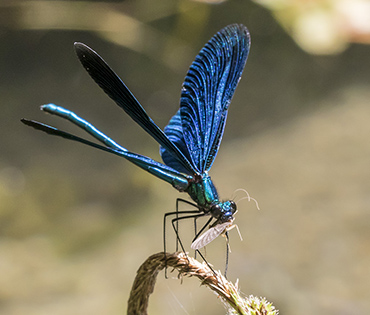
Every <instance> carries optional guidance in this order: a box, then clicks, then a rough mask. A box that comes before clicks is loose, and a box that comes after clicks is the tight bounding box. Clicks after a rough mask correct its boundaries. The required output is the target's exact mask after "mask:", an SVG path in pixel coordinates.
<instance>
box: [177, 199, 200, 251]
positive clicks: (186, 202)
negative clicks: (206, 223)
mask: <svg viewBox="0 0 370 315" xmlns="http://www.w3.org/2000/svg"><path fill="white" fill-rule="evenodd" d="M180 201H181V202H183V203H185V204H188V205H190V206H193V207H194V208H197V209H198V211H197V212H199V211H200V209H199V207H198V205H197V204H195V203H193V202H191V201H188V200H185V199H182V198H177V199H176V219H177V218H178V217H179V203H180ZM180 212H181V211H180ZM194 220H195V219H194ZM176 230H177V231H178V230H179V222H178V220H177V221H176ZM178 250H179V242H178V239H177V238H176V251H178Z"/></svg>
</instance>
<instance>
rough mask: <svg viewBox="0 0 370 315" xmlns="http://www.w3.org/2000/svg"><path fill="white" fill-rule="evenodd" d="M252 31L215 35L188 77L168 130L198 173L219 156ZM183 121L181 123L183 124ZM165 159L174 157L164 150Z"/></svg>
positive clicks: (238, 28)
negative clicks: (227, 118)
mask: <svg viewBox="0 0 370 315" xmlns="http://www.w3.org/2000/svg"><path fill="white" fill-rule="evenodd" d="M249 48H250V36H249V32H248V29H247V28H246V27H245V26H243V25H237V24H233V25H229V26H227V27H225V28H224V29H222V30H221V31H220V32H218V33H217V34H216V35H214V36H213V37H212V38H211V40H210V41H209V42H208V43H207V44H206V45H205V46H204V48H203V49H202V50H201V51H200V53H199V55H198V56H197V57H196V58H195V61H194V62H193V64H192V65H191V66H190V69H189V71H188V73H187V75H186V77H185V81H184V84H183V88H182V93H181V104H180V110H179V112H177V114H176V115H175V116H174V117H173V118H172V119H171V121H170V123H169V125H168V126H167V127H166V128H165V133H166V134H167V136H168V137H169V138H170V139H171V141H172V142H175V143H179V144H180V143H181V146H178V147H179V148H180V147H181V149H180V150H181V151H182V153H183V154H184V155H185V156H187V157H188V156H190V158H191V163H192V164H193V166H194V167H195V168H196V170H197V172H199V173H203V172H205V171H208V170H209V169H210V168H211V166H212V163H213V161H214V159H215V157H216V155H217V151H218V148H219V145H220V142H221V138H222V135H223V132H224V128H225V122H226V117H227V110H228V107H229V104H230V101H231V99H232V97H233V94H234V91H235V89H236V86H237V85H238V82H239V80H240V77H241V75H242V72H243V69H244V65H245V63H246V61H247V57H248V53H249ZM180 121H181V124H180ZM161 153H162V159H163V161H164V162H165V163H166V164H167V165H171V162H173V161H174V158H173V157H172V159H171V154H170V153H169V152H168V150H166V149H162V152H161Z"/></svg>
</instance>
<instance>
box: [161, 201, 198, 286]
mask: <svg viewBox="0 0 370 315" xmlns="http://www.w3.org/2000/svg"><path fill="white" fill-rule="evenodd" d="M183 201H184V202H186V203H188V204H190V205H193V206H194V204H192V203H190V202H188V201H186V200H183ZM177 210H178V209H177ZM179 214H180V215H181V214H183V215H186V214H193V215H194V214H199V210H189V211H172V212H167V213H165V214H164V216H163V251H164V254H165V265H166V268H165V277H166V279H167V256H166V252H167V249H166V223H167V217H168V216H171V215H176V217H177V218H179V217H178V215H179ZM202 215H203V214H202ZM191 217H193V216H191ZM173 228H174V227H173ZM174 230H175V233H176V251H178V242H179V241H180V245H181V248H182V250H183V252H184V253H185V255H186V252H185V250H184V247H183V246H182V243H181V240H180V237H179V235H178V231H177V230H176V229H175V228H174ZM186 257H187V256H186Z"/></svg>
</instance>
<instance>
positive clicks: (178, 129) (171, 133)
mask: <svg viewBox="0 0 370 315" xmlns="http://www.w3.org/2000/svg"><path fill="white" fill-rule="evenodd" d="M164 133H165V134H166V135H167V137H168V138H169V139H170V140H171V141H172V142H173V143H174V144H175V145H176V147H177V148H178V149H179V150H180V151H181V152H182V154H183V155H184V156H185V157H186V158H187V159H188V160H189V161H191V157H190V155H189V151H188V148H187V146H186V143H185V140H184V136H183V133H182V124H181V116H180V110H178V112H177V113H176V115H174V116H173V117H172V118H171V120H170V122H169V123H168V125H167V126H166V127H165V128H164ZM160 153H161V157H162V160H163V162H164V163H165V164H166V165H168V166H170V167H172V168H174V169H175V170H178V171H179V172H182V173H185V174H189V175H194V172H192V173H189V172H188V171H187V170H186V169H185V168H184V167H183V166H182V165H181V163H179V161H178V160H177V159H176V158H174V156H173V155H172V154H171V153H170V152H169V151H168V150H166V149H165V148H164V147H162V146H161V148H160ZM194 168H195V167H194Z"/></svg>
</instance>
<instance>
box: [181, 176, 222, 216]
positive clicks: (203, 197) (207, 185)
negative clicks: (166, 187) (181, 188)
mask: <svg viewBox="0 0 370 315" xmlns="http://www.w3.org/2000/svg"><path fill="white" fill-rule="evenodd" d="M186 192H187V193H188V194H189V196H190V197H191V199H193V200H194V201H195V202H196V203H197V205H199V206H200V207H201V208H202V210H204V211H205V212H208V211H209V209H210V207H211V206H212V205H213V204H215V203H218V202H219V200H218V193H217V190H216V187H215V185H214V184H213V182H212V180H211V177H210V176H209V175H208V174H207V173H205V174H202V175H198V176H197V177H195V180H194V181H191V182H190V183H189V187H188V188H187V190H186Z"/></svg>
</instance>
